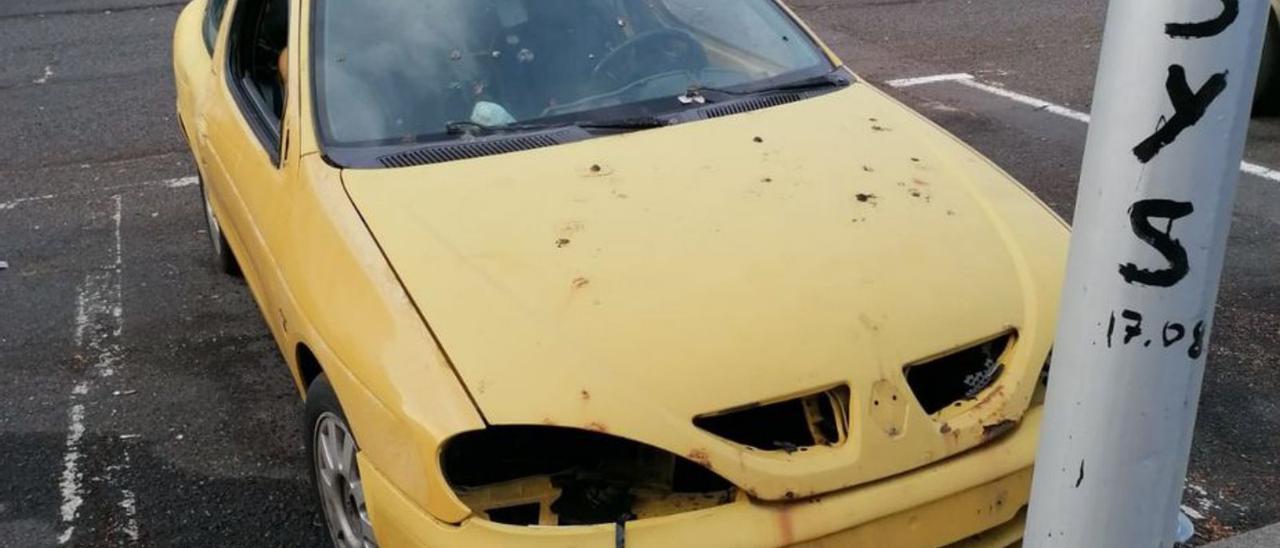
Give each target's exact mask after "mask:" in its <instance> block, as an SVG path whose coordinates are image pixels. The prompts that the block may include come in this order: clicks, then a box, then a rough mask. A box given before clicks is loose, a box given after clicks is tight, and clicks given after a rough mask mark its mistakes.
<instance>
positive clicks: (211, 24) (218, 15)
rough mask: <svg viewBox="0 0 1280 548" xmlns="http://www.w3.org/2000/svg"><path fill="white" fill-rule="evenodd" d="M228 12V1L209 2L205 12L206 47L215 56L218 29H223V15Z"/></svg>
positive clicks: (214, 0)
mask: <svg viewBox="0 0 1280 548" xmlns="http://www.w3.org/2000/svg"><path fill="white" fill-rule="evenodd" d="M225 11H227V0H209V2H208V4H207V5H206V6H205V10H204V29H203V30H204V47H205V49H207V50H209V53H210V54H213V45H214V44H215V43H216V42H217V41H218V29H220V28H222V14H223V13H224V12H225Z"/></svg>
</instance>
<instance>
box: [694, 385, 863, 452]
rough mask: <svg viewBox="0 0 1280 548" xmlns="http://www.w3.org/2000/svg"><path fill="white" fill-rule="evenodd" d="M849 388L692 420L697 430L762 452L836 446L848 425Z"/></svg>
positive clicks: (844, 434) (841, 441) (845, 434)
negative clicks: (699, 429)
mask: <svg viewBox="0 0 1280 548" xmlns="http://www.w3.org/2000/svg"><path fill="white" fill-rule="evenodd" d="M848 417H849V387H847V386H841V387H839V388H835V389H832V390H828V391H825V392H820V393H817V394H812V395H809V396H804V397H801V398H795V399H790V400H784V401H780V402H776V403H769V404H759V405H752V406H749V407H745V408H740V409H737V410H732V411H726V412H721V413H716V414H712V415H703V416H700V417H697V418H694V419H693V424H694V425H695V426H697V427H698V428H701V429H703V430H706V431H708V432H711V433H712V434H715V435H717V436H720V437H722V438H724V439H727V440H729V441H732V442H735V443H740V444H742V445H745V446H747V447H752V448H755V449H759V450H762V451H786V452H788V453H792V452H795V451H803V450H805V449H806V448H809V447H815V446H819V445H839V444H841V443H843V442H844V440H845V438H846V437H847V431H848V426H849V419H848Z"/></svg>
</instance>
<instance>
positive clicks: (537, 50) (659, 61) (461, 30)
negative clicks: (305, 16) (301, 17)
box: [312, 0, 835, 146]
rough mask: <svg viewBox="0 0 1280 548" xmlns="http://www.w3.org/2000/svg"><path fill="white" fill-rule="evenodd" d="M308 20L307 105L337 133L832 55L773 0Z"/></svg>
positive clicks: (476, 119)
mask: <svg viewBox="0 0 1280 548" xmlns="http://www.w3.org/2000/svg"><path fill="white" fill-rule="evenodd" d="M315 19H316V21H315V23H314V24H315V28H316V36H315V38H314V40H315V41H314V47H315V48H316V49H315V54H314V55H313V56H312V58H313V60H314V61H313V62H314V63H315V66H314V69H315V71H314V72H315V82H314V86H315V90H316V96H317V98H318V101H317V102H318V106H317V113H316V116H317V119H318V122H319V125H320V129H321V133H322V137H323V138H324V140H325V141H326V142H327V143H331V144H335V145H342V146H351V145H354V146H360V145H362V144H366V145H369V146H374V145H376V144H387V143H397V142H414V141H418V140H430V136H433V135H434V136H441V135H445V134H446V127H448V126H450V123H451V122H464V123H472V124H478V125H483V126H495V125H504V124H506V125H510V124H515V123H519V122H534V121H537V120H541V119H547V118H552V117H554V118H557V119H561V118H564V117H566V116H579V117H582V118H584V119H587V118H590V117H591V116H593V113H596V112H599V111H602V110H603V109H610V112H614V113H616V112H617V111H619V110H622V111H625V110H626V108H627V107H628V106H630V105H640V104H642V103H645V102H648V101H652V100H656V99H659V98H664V97H667V98H674V97H677V96H680V95H683V94H684V93H685V92H686V91H687V90H689V89H690V88H692V87H716V88H733V87H735V86H750V85H751V84H755V83H760V82H765V81H773V80H787V79H789V78H790V79H801V78H804V77H811V76H814V75H817V74H823V73H827V72H830V71H831V70H832V69H834V68H835V67H834V66H832V65H831V63H830V61H829V60H828V59H827V57H826V56H825V55H824V54H823V52H822V51H821V50H820V49H819V48H818V47H817V45H816V44H815V43H813V41H812V40H810V38H809V36H808V35H807V34H806V33H805V32H804V31H803V30H802V29H801V28H799V27H798V26H797V24H796V23H795V22H794V21H793V20H792V19H791V18H790V17H789V16H788V15H787V14H786V13H785V12H784V11H783V10H782V9H781V8H780V7H779V6H778V5H777V4H776V3H775V2H774V1H773V0H735V1H733V2H726V1H724V0H556V1H554V2H548V1H545V0H381V1H379V2H366V1H362V0H318V1H317V4H316V12H315ZM673 103H674V102H673Z"/></svg>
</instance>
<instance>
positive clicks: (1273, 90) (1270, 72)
mask: <svg viewBox="0 0 1280 548" xmlns="http://www.w3.org/2000/svg"><path fill="white" fill-rule="evenodd" d="M1255 104H1256V106H1257V107H1258V109H1260V110H1262V111H1263V112H1266V113H1275V112H1277V111H1280V0H1271V17H1270V21H1268V23H1267V37H1266V42H1265V43H1264V44H1263V46H1262V68H1261V69H1260V70H1259V71H1258V91H1257V95H1256V100H1255Z"/></svg>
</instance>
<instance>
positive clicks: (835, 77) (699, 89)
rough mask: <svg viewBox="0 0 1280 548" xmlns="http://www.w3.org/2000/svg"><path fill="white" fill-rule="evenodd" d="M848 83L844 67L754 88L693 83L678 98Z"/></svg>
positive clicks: (825, 86)
mask: <svg viewBox="0 0 1280 548" xmlns="http://www.w3.org/2000/svg"><path fill="white" fill-rule="evenodd" d="M850 83H851V81H850V79H849V76H848V74H847V73H845V71H844V68H838V69H836V70H834V71H832V72H828V73H826V74H822V75H819V76H813V77H810V78H805V79H803V80H796V81H793V82H787V83H784V84H777V85H769V86H760V87H755V88H746V89H725V88H715V87H706V86H702V85H693V86H690V87H689V90H688V91H686V92H685V95H683V96H682V97H681V98H680V99H681V102H685V100H686V99H688V101H687V102H698V103H701V102H705V101H706V97H705V96H703V93H705V92H711V93H719V94H723V95H732V96H744V95H763V94H767V93H782V92H787V91H808V90H813V89H824V88H830V87H845V86H848V85H849V84H850ZM699 98H701V100H698V99H699Z"/></svg>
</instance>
